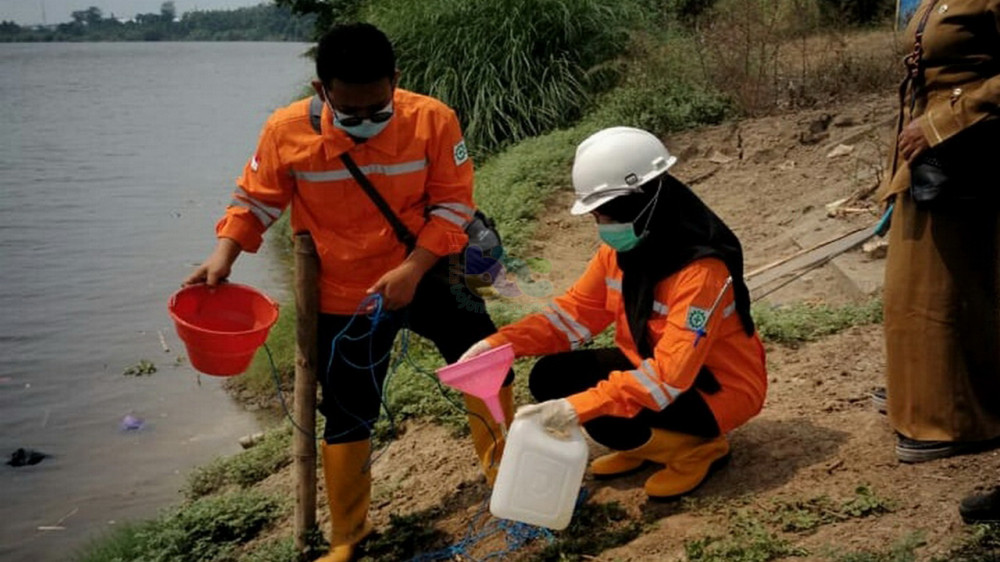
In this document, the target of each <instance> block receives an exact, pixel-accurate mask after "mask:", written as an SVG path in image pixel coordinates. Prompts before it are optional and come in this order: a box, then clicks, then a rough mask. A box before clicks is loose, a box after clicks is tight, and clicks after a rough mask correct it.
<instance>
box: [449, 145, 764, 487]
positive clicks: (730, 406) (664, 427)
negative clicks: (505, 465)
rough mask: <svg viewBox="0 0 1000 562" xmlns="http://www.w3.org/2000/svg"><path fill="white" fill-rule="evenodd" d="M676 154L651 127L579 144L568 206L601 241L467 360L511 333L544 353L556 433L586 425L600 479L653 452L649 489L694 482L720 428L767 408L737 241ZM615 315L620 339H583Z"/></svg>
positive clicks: (532, 409)
mask: <svg viewBox="0 0 1000 562" xmlns="http://www.w3.org/2000/svg"><path fill="white" fill-rule="evenodd" d="M675 161H676V158H674V157H672V156H671V155H670V153H669V152H668V151H667V149H666V147H665V146H664V145H663V143H661V142H660V141H659V139H657V138H656V137H655V136H653V135H651V134H649V133H647V132H646V131H642V130H639V129H633V128H628V127H614V128H611V129H605V130H603V131H600V132H598V133H595V134H594V135H592V136H591V137H590V138H588V139H586V140H585V141H584V142H583V143H581V144H580V146H579V147H578V148H577V152H576V158H575V160H574V163H573V185H574V188H575V190H576V203H575V204H574V205H573V209H572V213H573V214H575V215H581V214H585V213H591V214H593V216H594V217H595V218H596V220H597V228H598V231H599V233H600V236H601V238H602V240H603V241H604V242H605V244H604V245H602V246H601V247H600V249H599V250H598V252H597V255H596V256H594V258H593V259H592V260H591V261H590V265H589V266H588V267H587V270H586V272H584V274H583V276H582V277H580V279H579V280H577V281H576V283H575V284H574V285H573V286H572V287H571V288H570V289H569V291H567V292H566V294H564V295H562V296H560V297H557V298H556V299H555V300H554V302H553V304H552V305H551V307H550V308H549V309H548V310H547V311H545V312H544V313H542V314H535V315H531V316H528V317H526V318H523V319H521V320H520V321H518V322H516V323H514V324H511V325H508V326H505V327H504V328H502V329H500V331H499V332H498V333H496V334H494V335H492V336H490V337H489V338H486V339H485V340H483V341H480V342H478V343H477V344H476V345H474V346H473V347H472V348H470V349H469V350H468V351H467V352H466V353H465V354H463V358H468V357H472V356H475V355H477V354H479V353H481V352H483V351H484V350H487V349H489V348H491V347H494V346H497V345H501V344H504V343H510V344H513V346H514V351H515V353H516V354H517V355H519V356H523V355H548V356H547V357H544V358H542V359H540V360H539V361H538V362H537V363H536V365H535V367H534V369H533V370H532V372H531V381H530V384H531V392H532V394H533V395H534V396H535V398H537V399H538V400H544V402H541V403H540V404H535V405H531V406H524V407H522V408H520V409H519V410H518V412H517V417H520V416H539V419H540V421H541V422H542V424H543V425H545V426H546V427H547V428H549V429H551V430H553V432H555V433H556V434H558V433H559V432H561V431H562V430H565V429H566V427H567V426H569V425H570V424H575V423H582V424H583V427H584V428H585V429H586V430H587V433H588V434H589V435H590V437H591V438H593V439H594V440H595V441H597V442H598V443H601V444H603V445H605V446H607V447H609V448H611V449H614V450H615V451H616V452H613V453H611V454H608V455H605V456H603V457H600V458H598V459H596V460H594V461H593V463H592V464H591V471H592V472H593V473H594V475H595V476H598V477H613V476H618V475H623V474H626V473H629V472H632V471H633V470H635V469H638V468H639V467H641V466H642V465H643V464H645V463H646V462H647V461H651V462H653V463H656V464H659V465H664V468H663V469H662V470H660V471H658V472H656V473H655V474H653V475H652V476H651V477H650V478H649V479H648V480H647V481H646V484H645V490H646V493H647V494H648V495H649V496H650V497H654V498H671V497H676V496H680V495H682V494H684V493H687V492H690V491H691V490H693V489H694V488H695V487H697V486H698V485H699V484H700V483H701V482H702V481H703V480H704V479H705V478H706V477H707V475H708V474H709V472H710V471H711V469H712V467H713V466H718V465H719V464H721V461H723V460H725V459H726V458H728V455H729V443H728V441H727V439H726V433H727V432H729V431H732V430H733V429H735V428H736V427H738V426H740V425H742V424H744V423H746V421H747V420H749V419H750V418H751V417H753V416H754V415H756V414H757V413H758V412H759V411H760V409H761V406H762V405H763V402H764V395H765V392H766V387H767V376H766V369H765V362H764V348H763V346H762V345H761V342H760V339H759V338H758V337H757V335H756V333H755V330H754V324H753V320H752V319H751V317H750V298H749V292H748V291H747V288H746V285H745V284H744V282H743V255H742V250H741V248H740V243H739V240H737V238H736V236H735V235H734V234H733V233H732V232H731V231H730V230H729V228H727V227H726V225H725V224H723V222H722V221H721V220H720V219H719V218H718V217H717V216H716V215H715V214H714V213H713V212H712V211H711V210H710V209H709V208H708V207H706V206H705V204H704V203H702V202H701V200H699V199H698V197H697V196H696V195H695V194H694V193H693V192H691V190H690V189H688V188H687V186H685V185H684V184H682V183H681V182H679V181H677V180H676V179H675V178H673V177H672V176H670V174H668V173H667V170H668V169H669V168H670V166H672V165H673V164H674V162H675ZM611 323H614V324H615V344H616V348H612V349H587V350H581V349H578V348H579V347H580V346H581V345H583V344H584V343H585V342H587V341H588V340H590V339H591V338H592V336H594V335H596V334H599V333H601V332H602V331H603V330H604V329H605V328H606V327H607V326H609V325H610V324H611Z"/></svg>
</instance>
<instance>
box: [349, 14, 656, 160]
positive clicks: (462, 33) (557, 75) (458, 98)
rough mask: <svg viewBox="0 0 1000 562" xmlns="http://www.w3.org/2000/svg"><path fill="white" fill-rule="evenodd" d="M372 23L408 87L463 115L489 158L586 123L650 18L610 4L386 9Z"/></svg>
mask: <svg viewBox="0 0 1000 562" xmlns="http://www.w3.org/2000/svg"><path fill="white" fill-rule="evenodd" d="M365 17H366V19H368V20H369V21H371V22H372V23H374V24H375V25H377V26H379V27H380V28H381V29H383V30H384V31H385V32H386V34H387V35H388V36H389V37H390V39H391V40H392V41H393V43H394V45H395V46H396V50H397V55H398V60H399V66H400V68H401V70H402V77H401V83H402V86H403V87H405V88H408V89H412V90H415V91H418V92H422V93H426V94H429V95H431V96H434V97H436V98H438V99H440V100H442V101H444V102H445V103H447V104H448V105H450V106H451V107H452V108H454V109H455V110H456V112H457V113H458V115H459V118H460V119H461V121H462V124H463V126H464V129H465V136H466V138H467V139H468V141H469V144H470V147H471V148H472V150H473V152H474V154H479V155H482V154H484V153H492V152H495V151H496V150H497V149H498V148H499V147H501V146H503V145H506V144H509V143H512V142H517V141H520V140H523V139H525V138H527V137H531V136H535V135H538V134H541V133H544V132H546V131H549V130H552V129H554V128H558V127H564V126H567V125H569V124H570V123H571V122H573V121H574V120H575V119H577V118H578V117H579V116H580V115H581V112H582V109H583V108H584V107H585V106H586V104H587V102H588V100H589V95H590V94H591V93H593V92H594V91H597V90H600V89H602V88H606V87H608V86H610V85H612V84H613V69H612V65H610V64H609V63H610V62H611V61H612V60H613V59H614V58H615V57H617V56H618V55H619V54H621V53H622V52H623V51H624V49H625V47H626V45H627V42H628V28H629V25H630V24H634V23H635V22H636V21H637V20H636V18H640V17H641V16H640V14H638V12H637V11H636V10H635V4H634V3H633V2H605V1H601V0H495V1H488V2H487V1H468V0H422V1H421V2H413V1H411V0H384V1H379V2H373V3H372V4H371V5H369V7H368V9H367V11H366V14H365Z"/></svg>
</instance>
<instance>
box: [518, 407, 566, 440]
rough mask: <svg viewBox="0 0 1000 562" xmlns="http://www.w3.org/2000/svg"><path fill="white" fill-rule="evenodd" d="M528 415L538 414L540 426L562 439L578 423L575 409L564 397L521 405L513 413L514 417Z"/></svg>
mask: <svg viewBox="0 0 1000 562" xmlns="http://www.w3.org/2000/svg"><path fill="white" fill-rule="evenodd" d="M528 416H538V419H539V422H540V423H541V424H542V427H544V428H545V429H546V430H547V431H548V432H549V433H551V434H553V435H555V436H556V437H560V438H562V439H568V438H569V430H570V428H572V427H573V426H574V425H577V424H579V423H580V418H578V417H577V415H576V410H575V409H574V408H573V405H572V404H570V403H569V400H566V399H565V398H559V399H558V400H547V401H545V402H540V403H538V404H529V405H527V406H521V407H520V408H518V409H517V413H516V414H514V419H517V418H524V417H528Z"/></svg>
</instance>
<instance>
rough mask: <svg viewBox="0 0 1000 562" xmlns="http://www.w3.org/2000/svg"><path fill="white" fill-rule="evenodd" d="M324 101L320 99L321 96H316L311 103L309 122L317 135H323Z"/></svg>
mask: <svg viewBox="0 0 1000 562" xmlns="http://www.w3.org/2000/svg"><path fill="white" fill-rule="evenodd" d="M322 120H323V100H321V99H319V95H318V94H317V95H315V96H313V98H312V101H311V102H309V122H310V123H312V126H313V130H314V131H316V134H317V135H321V134H323V125H322V122H323V121H322Z"/></svg>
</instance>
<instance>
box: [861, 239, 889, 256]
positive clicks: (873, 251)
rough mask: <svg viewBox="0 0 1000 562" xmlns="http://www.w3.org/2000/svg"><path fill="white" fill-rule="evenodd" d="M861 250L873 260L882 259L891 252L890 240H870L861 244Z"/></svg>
mask: <svg viewBox="0 0 1000 562" xmlns="http://www.w3.org/2000/svg"><path fill="white" fill-rule="evenodd" d="M861 251H862V252H864V253H865V255H866V256H868V259H871V260H881V259H885V257H886V256H887V255H888V254H889V241H888V240H886V239H885V238H876V239H873V240H869V241H867V242H865V243H864V245H862V246H861Z"/></svg>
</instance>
